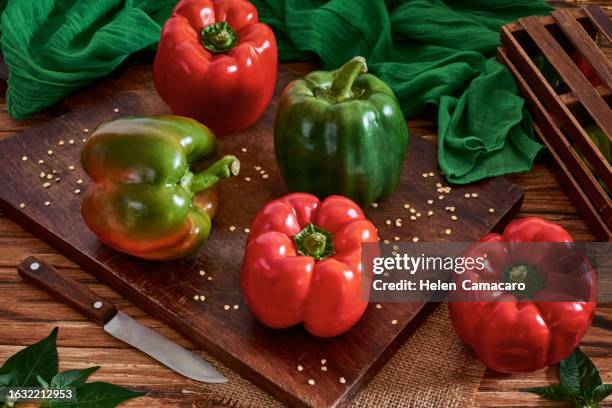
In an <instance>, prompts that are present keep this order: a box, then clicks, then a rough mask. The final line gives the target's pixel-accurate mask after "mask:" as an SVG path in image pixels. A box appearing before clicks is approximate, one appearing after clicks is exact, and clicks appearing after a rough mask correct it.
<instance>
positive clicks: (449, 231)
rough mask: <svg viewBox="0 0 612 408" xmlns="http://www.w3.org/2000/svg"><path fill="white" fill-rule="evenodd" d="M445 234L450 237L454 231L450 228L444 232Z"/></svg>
mask: <svg viewBox="0 0 612 408" xmlns="http://www.w3.org/2000/svg"><path fill="white" fill-rule="evenodd" d="M444 233H445V234H446V235H450V234H452V233H453V231H452V230H451V229H450V228H447V229H445V230H444Z"/></svg>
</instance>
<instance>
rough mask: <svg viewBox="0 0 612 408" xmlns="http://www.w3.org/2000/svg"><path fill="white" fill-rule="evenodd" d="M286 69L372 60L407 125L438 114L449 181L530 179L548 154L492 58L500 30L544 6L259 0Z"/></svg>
mask: <svg viewBox="0 0 612 408" xmlns="http://www.w3.org/2000/svg"><path fill="white" fill-rule="evenodd" d="M252 2H253V3H254V4H255V5H256V6H257V8H258V11H259V17H260V20H262V21H264V22H266V23H267V24H269V25H270V26H271V27H272V28H273V30H274V32H275V34H276V38H277V41H278V45H279V54H280V58H281V60H284V61H296V60H310V59H318V60H319V61H320V63H321V64H322V66H323V68H324V69H335V68H338V67H339V66H341V65H342V64H343V63H344V62H346V61H347V60H349V59H350V58H352V57H354V56H356V55H361V56H364V57H366V58H367V60H368V63H369V64H368V65H369V68H370V72H372V73H374V74H376V75H378V76H379V77H380V78H382V79H383V80H384V81H385V82H386V83H387V84H389V85H390V86H391V88H393V90H394V91H395V93H396V95H397V97H398V99H399V101H400V104H401V106H402V110H403V112H404V114H405V115H406V116H407V117H414V116H418V115H422V114H424V113H429V112H437V119H438V133H439V139H438V157H439V164H440V167H441V169H442V170H443V171H444V175H445V177H446V179H447V180H448V181H449V182H453V183H460V184H465V183H471V182H474V181H476V180H480V179H483V178H486V177H490V176H497V175H501V174H506V173H511V172H520V171H525V170H528V169H530V168H531V164H532V162H533V160H534V158H535V156H536V155H537V153H538V152H539V151H540V149H541V148H542V146H541V145H540V144H538V143H537V142H535V141H534V140H533V126H532V124H531V119H530V116H529V114H528V113H527V112H526V111H525V108H524V101H523V99H522V98H521V97H520V96H519V94H518V90H517V87H516V84H515V82H514V80H513V78H512V76H511V75H510V73H509V72H508V71H507V70H506V68H505V67H504V66H503V65H502V64H500V63H499V62H497V61H496V60H495V58H494V56H495V49H496V47H497V46H498V45H499V29H500V27H501V26H502V25H504V24H506V23H509V22H511V21H515V20H517V19H518V18H520V17H523V16H526V15H533V14H546V13H549V12H550V10H551V7H549V6H547V5H546V4H545V3H544V2H543V1H541V0H446V1H442V0H387V1H384V0H331V1H322V0H252Z"/></svg>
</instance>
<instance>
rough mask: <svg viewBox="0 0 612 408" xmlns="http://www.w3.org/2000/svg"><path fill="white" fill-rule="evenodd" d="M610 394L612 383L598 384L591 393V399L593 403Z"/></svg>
mask: <svg viewBox="0 0 612 408" xmlns="http://www.w3.org/2000/svg"><path fill="white" fill-rule="evenodd" d="M610 394H612V384H599V385H598V386H597V387H595V389H594V390H593V392H592V393H591V399H592V400H593V402H594V403H596V404H597V403H599V402H601V401H603V400H605V399H606V398H608V396H610Z"/></svg>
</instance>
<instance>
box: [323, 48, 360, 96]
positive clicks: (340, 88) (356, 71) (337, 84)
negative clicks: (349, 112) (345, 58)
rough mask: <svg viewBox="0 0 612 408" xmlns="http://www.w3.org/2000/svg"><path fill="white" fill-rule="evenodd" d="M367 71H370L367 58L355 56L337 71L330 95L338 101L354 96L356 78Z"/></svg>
mask: <svg viewBox="0 0 612 408" xmlns="http://www.w3.org/2000/svg"><path fill="white" fill-rule="evenodd" d="M366 72H368V66H367V65H366V60H365V58H363V57H355V58H353V59H352V60H350V61H349V62H347V63H346V64H344V65H343V66H342V67H341V68H340V69H339V70H338V71H337V72H336V74H335V76H334V80H333V82H332V85H331V88H330V92H329V93H330V96H331V97H332V98H334V99H336V100H337V101H338V102H341V101H344V100H347V99H350V98H352V97H353V95H354V94H353V83H354V82H355V79H357V77H358V76H359V75H360V74H365V73H366Z"/></svg>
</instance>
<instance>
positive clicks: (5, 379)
mask: <svg viewBox="0 0 612 408" xmlns="http://www.w3.org/2000/svg"><path fill="white" fill-rule="evenodd" d="M13 378H15V373H8V374H2V375H0V387H7V386H9V385H11V382H12V381H13Z"/></svg>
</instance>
